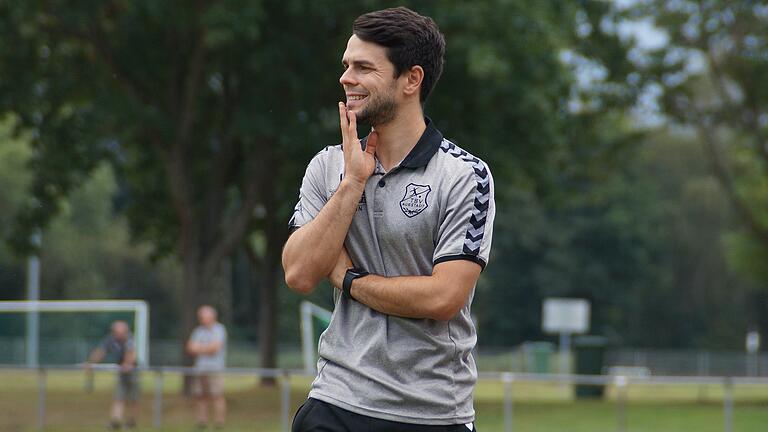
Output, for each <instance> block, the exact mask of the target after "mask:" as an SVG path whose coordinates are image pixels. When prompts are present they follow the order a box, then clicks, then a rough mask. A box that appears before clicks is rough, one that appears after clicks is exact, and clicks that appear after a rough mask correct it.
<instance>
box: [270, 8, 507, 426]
mask: <svg viewBox="0 0 768 432" xmlns="http://www.w3.org/2000/svg"><path fill="white" fill-rule="evenodd" d="M352 31H353V34H352V36H351V37H350V38H349V41H348V43H347V47H346V51H345V52H344V55H343V58H342V64H343V65H344V68H345V71H344V73H343V74H342V75H341V78H340V80H339V81H340V83H341V85H342V87H343V88H344V91H345V93H346V103H342V102H340V103H339V118H340V122H341V133H342V145H341V146H332V147H327V148H325V149H324V150H322V151H321V152H320V153H318V154H317V155H316V156H315V157H314V158H313V159H312V161H311V162H310V163H309V166H308V167H307V171H306V174H305V177H304V180H303V182H302V185H301V190H300V198H299V203H298V204H297V205H296V209H295V211H294V215H293V217H292V218H291V221H290V226H291V229H292V230H293V232H292V234H291V236H290V237H289V239H288V241H287V242H286V244H285V248H284V250H283V267H284V270H285V279H286V283H287V284H288V286H289V287H290V288H292V289H293V290H295V291H298V292H301V293H309V292H311V291H312V290H313V289H314V287H315V286H316V285H317V283H318V282H319V281H320V280H321V279H323V278H327V279H328V280H329V281H330V282H331V284H332V285H333V286H334V287H336V288H337V289H336V290H334V300H335V308H334V312H333V317H332V319H331V322H330V325H329V327H328V329H327V330H326V331H325V332H324V333H323V335H322V337H321V338H320V342H319V344H318V351H319V355H320V359H319V361H318V365H317V366H318V375H317V378H316V379H315V381H314V382H313V384H312V389H311V390H310V392H309V399H308V400H307V402H306V403H305V404H304V405H303V406H302V408H301V409H300V410H299V411H298V413H297V414H296V416H295V418H294V424H293V430H294V431H316V430H317V431H319V430H323V431H362V430H365V431H387V432H391V431H464V432H466V431H468V430H469V431H473V430H474V419H475V412H474V408H473V404H472V392H473V389H474V385H475V381H476V377H477V371H476V367H475V361H474V359H473V357H472V348H473V347H474V345H475V342H476V333H475V328H474V326H473V324H472V321H471V318H470V304H471V302H472V297H473V295H474V287H475V284H476V282H477V279H478V277H479V275H480V272H481V270H482V269H483V267H484V266H485V264H486V263H487V261H488V256H489V251H490V245H491V235H492V224H493V217H494V214H495V207H494V203H493V183H492V179H491V175H490V172H489V171H488V167H487V166H486V165H485V163H484V162H482V161H481V160H480V159H477V158H475V157H474V156H472V155H470V154H468V153H467V152H466V151H464V150H462V149H460V148H459V147H458V146H456V145H455V144H453V143H451V142H450V141H448V140H446V139H443V136H442V134H441V133H440V131H438V130H437V128H436V127H435V125H434V123H432V121H431V120H430V119H428V118H426V117H424V114H423V104H424V102H425V100H426V99H427V97H428V96H429V94H430V92H431V91H432V89H433V87H434V85H435V83H436V82H437V80H438V78H439V77H440V74H441V72H442V68H443V56H444V52H445V41H444V39H443V36H442V34H440V32H439V30H438V28H437V25H436V24H435V22H434V21H433V20H432V19H431V18H428V17H424V16H421V15H418V14H416V13H415V12H413V11H411V10H409V9H406V8H402V7H400V8H395V9H386V10H382V11H377V12H372V13H368V14H365V15H362V16H360V17H358V18H357V19H356V20H355V22H354V24H353V27H352ZM357 121H360V122H362V123H365V124H367V125H370V126H371V127H372V128H373V129H372V130H371V133H370V134H369V135H368V136H367V138H366V139H365V140H364V141H365V142H364V143H361V142H360V141H359V140H358V138H357Z"/></svg>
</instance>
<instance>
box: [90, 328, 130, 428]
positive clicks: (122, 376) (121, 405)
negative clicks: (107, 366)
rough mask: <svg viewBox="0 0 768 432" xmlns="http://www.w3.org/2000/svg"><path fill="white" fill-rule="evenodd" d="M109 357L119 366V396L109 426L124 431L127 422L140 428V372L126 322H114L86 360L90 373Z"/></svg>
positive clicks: (111, 410)
mask: <svg viewBox="0 0 768 432" xmlns="http://www.w3.org/2000/svg"><path fill="white" fill-rule="evenodd" d="M107 356H109V357H110V358H111V360H112V361H114V362H115V363H116V364H118V366H119V369H118V374H117V385H116V386H115V395H114V399H113V401H112V408H111V409H110V422H109V428H110V429H111V430H120V429H121V428H122V427H123V422H124V421H125V427H126V428H128V429H133V428H135V427H136V419H137V418H138V413H139V405H138V398H139V377H138V373H137V372H136V349H135V347H134V343H133V336H131V331H130V329H129V328H128V324H127V323H126V322H125V321H115V322H113V323H112V326H111V332H110V335H109V336H107V337H106V338H104V340H103V341H102V342H101V343H100V344H99V346H98V347H96V348H95V349H94V350H93V351H92V352H91V355H90V356H89V357H88V361H87V362H86V363H85V367H86V370H87V371H88V372H89V373H90V372H91V371H92V365H93V364H94V363H98V362H100V361H102V360H103V359H104V358H105V357H107ZM126 402H127V403H128V411H129V415H128V418H127V419H125V404H126Z"/></svg>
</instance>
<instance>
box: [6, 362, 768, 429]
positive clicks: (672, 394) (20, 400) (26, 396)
mask: <svg viewBox="0 0 768 432" xmlns="http://www.w3.org/2000/svg"><path fill="white" fill-rule="evenodd" d="M113 379H114V377H113V375H112V374H111V373H105V372H104V373H97V374H96V378H95V382H94V384H95V385H94V389H93V392H91V393H87V392H86V391H85V378H84V374H83V373H82V372H54V373H49V374H48V376H47V387H48V393H47V400H46V411H47V419H46V427H45V429H44V430H45V431H49V432H90V431H94V432H95V431H103V430H105V427H104V426H105V425H106V422H107V409H108V406H109V403H110V400H111V394H112V393H111V392H112V383H113ZM153 379H154V377H153V375H150V374H144V376H143V378H142V388H143V395H144V398H143V399H142V402H141V405H142V411H143V412H142V417H141V419H140V426H141V427H140V428H139V429H138V430H140V431H141V430H154V429H152V428H151V427H150V425H151V424H152V414H153V413H152V399H153V393H154V381H153ZM309 383H310V380H309V378H306V377H295V378H293V379H292V380H291V384H292V386H291V387H292V394H291V407H290V411H291V414H293V412H294V411H295V410H296V408H297V407H298V405H299V404H300V403H301V402H302V401H303V400H304V399H305V398H306V394H307V389H308V387H309ZM37 385H38V384H37V377H36V375H35V374H32V373H27V372H18V371H14V372H8V371H5V372H3V371H0V431H2V432H26V431H34V430H35V415H36V412H37ZM180 385H181V377H180V376H179V375H175V374H166V376H165V377H164V389H165V391H164V398H163V401H164V404H163V427H162V429H161V430H163V431H168V432H177V431H179V432H181V431H185V432H186V431H191V430H192V426H193V417H192V411H193V407H192V405H191V403H190V402H189V401H188V400H186V399H184V398H182V397H180V396H179V387H180ZM226 391H227V399H228V401H229V408H230V413H229V414H230V415H229V422H228V427H227V428H226V430H227V431H232V432H245V431H249V432H250V431H260V432H261V431H263V432H271V431H275V432H277V431H280V390H279V387H274V388H265V387H261V386H258V385H257V381H256V379H255V378H252V377H228V378H227V381H226ZM513 396H514V401H515V402H514V407H513V428H514V431H515V432H529V431H530V432H549V431H552V432H554V431H558V432H559V431H569V432H601V431H606V432H608V431H611V432H613V431H616V428H617V412H618V411H617V404H616V402H615V397H614V392H613V390H612V389H610V388H609V389H608V390H607V394H606V397H605V398H604V399H599V400H587V401H583V400H578V401H575V400H574V399H573V390H572V388H570V387H568V386H565V385H559V384H533V383H515V384H514V386H513ZM735 396H736V405H735V410H734V431H735V432H752V431H754V432H758V431H760V432H763V431H765V430H768V387H757V386H742V387H737V388H736V389H735ZM628 400H629V402H628V405H627V409H626V422H627V430H628V431H631V432H663V431H697V432H707V431H712V432H716V431H722V430H723V421H724V420H723V408H722V389H721V388H720V387H717V386H710V387H702V386H685V385H675V386H640V385H633V386H631V387H630V388H629V391H628ZM502 401H503V387H502V385H501V384H500V383H498V382H490V381H481V382H480V383H479V384H478V387H477V392H476V396H475V406H476V409H477V415H478V420H477V425H478V430H480V431H482V432H491V431H502V430H503V404H502Z"/></svg>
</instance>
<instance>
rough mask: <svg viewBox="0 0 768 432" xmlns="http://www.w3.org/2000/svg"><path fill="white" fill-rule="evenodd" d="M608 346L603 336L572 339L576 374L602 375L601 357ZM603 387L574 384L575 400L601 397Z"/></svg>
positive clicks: (603, 390) (603, 391)
mask: <svg viewBox="0 0 768 432" xmlns="http://www.w3.org/2000/svg"><path fill="white" fill-rule="evenodd" d="M607 345H608V340H607V338H605V337H603V336H592V335H585V336H577V337H575V338H574V339H573V352H574V356H575V360H576V365H575V366H576V374H578V375H600V374H602V373H603V357H604V355H605V349H606V347H607ZM604 393H605V386H603V385H585V384H576V398H577V399H587V398H599V397H603V394H604Z"/></svg>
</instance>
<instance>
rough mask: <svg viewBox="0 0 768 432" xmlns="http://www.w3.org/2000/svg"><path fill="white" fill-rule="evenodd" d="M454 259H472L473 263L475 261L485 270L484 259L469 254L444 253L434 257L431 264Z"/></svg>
mask: <svg viewBox="0 0 768 432" xmlns="http://www.w3.org/2000/svg"><path fill="white" fill-rule="evenodd" d="M456 260H467V261H472V262H474V263H477V264H479V265H480V268H481V269H483V270H485V264H486V263H485V260H484V259H482V258H481V257H479V256H477V255H469V254H458V255H446V256H442V257H440V258H438V259H436V260H435V261H434V263H433V265H438V264H440V263H442V262H446V261H456Z"/></svg>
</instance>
